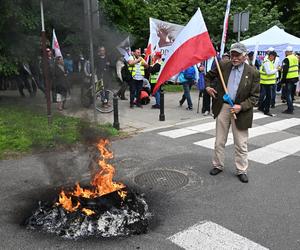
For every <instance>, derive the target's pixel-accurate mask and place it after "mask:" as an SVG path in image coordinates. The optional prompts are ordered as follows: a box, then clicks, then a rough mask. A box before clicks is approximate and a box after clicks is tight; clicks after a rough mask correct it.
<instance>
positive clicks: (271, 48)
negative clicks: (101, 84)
mask: <svg viewBox="0 0 300 250" xmlns="http://www.w3.org/2000/svg"><path fill="white" fill-rule="evenodd" d="M274 50H275V49H274V48H273V47H269V48H268V49H267V51H274Z"/></svg>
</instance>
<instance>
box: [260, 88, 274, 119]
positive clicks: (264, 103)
mask: <svg viewBox="0 0 300 250" xmlns="http://www.w3.org/2000/svg"><path fill="white" fill-rule="evenodd" d="M260 87H261V89H263V93H264V94H265V98H264V99H263V100H261V102H260V103H259V109H260V110H261V111H263V112H264V113H265V114H267V113H269V112H270V104H271V97H272V89H273V87H274V84H272V85H271V84H261V85H260Z"/></svg>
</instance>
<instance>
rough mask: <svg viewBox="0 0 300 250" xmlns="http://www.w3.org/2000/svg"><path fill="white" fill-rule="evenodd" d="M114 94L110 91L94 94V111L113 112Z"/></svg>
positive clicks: (104, 90) (105, 90)
mask: <svg viewBox="0 0 300 250" xmlns="http://www.w3.org/2000/svg"><path fill="white" fill-rule="evenodd" d="M113 98H114V93H113V92H112V91H111V90H108V89H103V90H100V91H98V92H97V93H96V109H97V110H98V111H99V112H101V113H110V112H112V111H113Z"/></svg>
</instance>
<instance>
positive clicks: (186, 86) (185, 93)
mask: <svg viewBox="0 0 300 250" xmlns="http://www.w3.org/2000/svg"><path fill="white" fill-rule="evenodd" d="M192 85H193V83H192V82H185V83H183V85H182V87H183V95H182V98H181V100H180V103H181V105H182V104H183V103H184V102H185V99H186V100H187V103H188V107H189V108H193V103H192V99H191V94H190V90H191V88H192Z"/></svg>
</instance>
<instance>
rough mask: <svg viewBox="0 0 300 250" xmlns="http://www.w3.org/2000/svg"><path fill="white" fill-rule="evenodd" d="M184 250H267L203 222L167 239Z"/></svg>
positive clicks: (226, 230)
mask: <svg viewBox="0 0 300 250" xmlns="http://www.w3.org/2000/svg"><path fill="white" fill-rule="evenodd" d="M168 240H170V241H172V242H173V243H175V244H176V245H178V246H180V247H182V248H184V249H186V250H198V249H201V250H212V249H222V250H232V249H255V250H268V248H265V247H263V246H261V245H259V244H257V243H255V242H253V241H251V240H249V239H247V238H245V237H243V236H241V235H238V234H236V233H234V232H232V231H230V230H228V229H226V228H224V227H222V226H220V225H218V224H216V223H214V222H211V221H203V222H200V223H198V224H196V225H194V226H191V227H190V228H188V229H186V230H184V231H181V232H179V233H177V234H175V235H172V236H171V237H169V238H168Z"/></svg>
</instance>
